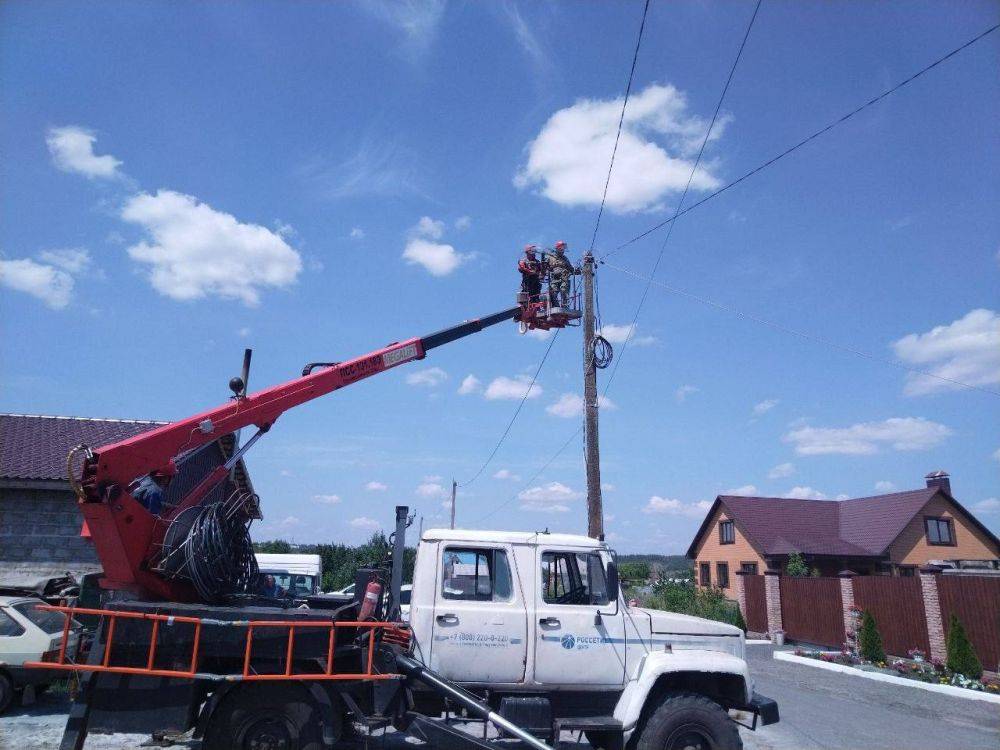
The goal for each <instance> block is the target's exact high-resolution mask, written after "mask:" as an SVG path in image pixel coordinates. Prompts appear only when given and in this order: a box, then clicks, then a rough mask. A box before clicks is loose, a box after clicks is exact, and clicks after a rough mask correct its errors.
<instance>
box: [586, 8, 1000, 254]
mask: <svg viewBox="0 0 1000 750" xmlns="http://www.w3.org/2000/svg"><path fill="white" fill-rule="evenodd" d="M997 29H1000V24H996V25H995V26H991V27H990V28H988V29H986V30H985V31H983V32H982V33H981V34H978V35H977V36H975V37H973V38H972V39H970V40H969V41H967V42H966V43H965V44H963V45H961V46H960V47H956V48H955V49H953V50H952V51H951V52H949V53H948V54H946V55H944V56H943V57H939V58H938V59H937V60H935V61H934V62H932V63H930V64H929V65H927V66H925V67H923V68H921V69H920V70H918V71H917V72H916V73H914V74H913V75H911V76H910V77H909V78H906V79H905V80H903V81H900V82H899V83H897V84H896V85H895V86H893V87H892V88H889V89H886V90H885V91H883V92H882V93H881V94H879V95H878V96H876V97H874V98H873V99H869V100H868V101H867V102H865V103H864V104H862V105H861V106H859V107H857V108H855V109H853V110H851V111H850V112H848V113H847V114H845V115H843V116H842V117H840V118H838V119H836V120H834V121H833V122H831V123H830V124H829V125H826V126H825V127H823V128H820V129H819V130H817V131H816V132H815V133H813V134H812V135H809V136H807V137H805V138H803V139H802V140H801V141H799V142H798V143H796V144H795V145H794V146H791V147H789V148H787V149H785V150H784V151H782V152H781V153H780V154H778V155H777V156H774V157H772V158H770V159H768V160H767V161H765V162H764V163H763V164H760V165H759V166H756V167H754V168H753V169H751V170H750V171H749V172H746V173H745V174H743V175H742V176H741V177H738V178H736V179H735V180H733V181H732V182H730V183H728V184H726V185H723V186H722V187H721V188H719V189H718V190H716V191H715V192H713V193H709V194H708V195H706V196H705V197H704V198H702V199H701V200H699V201H696V202H695V203H692V204H691V205H690V206H688V207H687V208H685V209H684V210H683V211H680V212H678V213H675V214H674V215H673V216H671V217H670V218H669V219H667V220H666V221H661V222H660V223H659V224H656V225H655V226H652V227H650V228H649V229H647V230H646V231H645V232H642V233H641V234H637V235H636V236H635V237H633V238H631V239H630V240H627V241H625V242H623V243H622V244H620V245H618V246H617V247H615V248H613V249H612V250H610V251H608V253H607V254H605V255H604V256H602V258H601V259H600V261H599V262H601V263H603V262H604V261H605V260H606V259H607V258H610V257H611V256H612V255H614V254H615V253H617V252H619V251H620V250H623V249H624V248H626V247H628V246H629V245H632V244H634V243H636V242H638V241H639V240H641V239H643V238H644V237H648V236H649V235H651V234H652V233H653V232H655V231H657V230H658V229H662V228H663V227H665V226H666V225H667V224H672V223H673V222H675V221H676V220H677V219H679V218H680V217H681V216H683V215H684V214H686V213H688V212H689V211H693V210H694V209H696V208H698V207H699V206H701V205H703V204H705V203H707V202H708V201H710V200H712V199H713V198H715V197H716V196H718V195H721V194H722V193H724V192H726V191H727V190H729V188H731V187H735V186H736V185H739V184H740V183H741V182H743V181H744V180H746V179H748V178H749V177H752V176H753V175H755V174H757V173H758V172H761V171H763V170H765V169H767V168H768V167H770V166H771V165H772V164H774V163H775V162H778V161H780V160H781V159H784V158H785V157H786V156H788V155H789V154H791V153H793V152H794V151H797V150H798V149H800V148H801V147H802V146H805V145H806V144H807V143H809V142H810V141H813V140H815V139H816V138H819V137H820V136H821V135H824V134H826V133H828V132H829V131H831V130H833V129H834V128H835V127H837V126H838V125H842V124H843V123H845V122H847V121H848V120H850V119H851V118H852V117H854V116H855V115H857V114H860V113H861V112H863V111H864V110H866V109H868V108H869V107H871V106H872V105H874V104H877V103H878V102H880V101H882V100H883V99H885V98H886V97H887V96H889V95H890V94H894V93H895V92H897V91H899V89H901V88H903V87H904V86H906V85H907V84H910V83H912V82H913V81H915V80H917V79H918V78H920V76H922V75H924V74H925V73H928V72H929V71H931V70H933V69H934V68H936V67H937V66H938V65H941V64H942V63H944V62H946V61H948V60H950V59H951V58H952V57H954V56H955V55H957V54H958V53H959V52H962V51H963V50H965V49H968V48H969V47H971V46H972V45H973V44H975V43H976V42H978V41H980V40H982V39H983V38H984V37H986V36H988V35H989V34H992V33H993V32H994V31H996V30H997Z"/></svg>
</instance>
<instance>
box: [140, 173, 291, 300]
mask: <svg viewBox="0 0 1000 750" xmlns="http://www.w3.org/2000/svg"><path fill="white" fill-rule="evenodd" d="M121 218H122V219H123V220H125V221H127V222H130V223H133V224H138V225H139V226H141V227H142V228H143V229H145V230H146V232H147V233H148V235H149V239H150V240H151V242H146V241H143V242H139V243H138V244H135V245H132V246H131V247H129V248H128V254H129V256H131V257H132V259H133V260H136V261H138V262H139V263H144V264H148V265H149V266H150V269H149V280H150V283H151V284H152V285H153V288H154V289H156V290H157V291H158V292H160V293H161V294H163V295H165V296H167V297H170V298H171V299H175V300H185V301H186V300H194V299H201V298H203V297H206V296H209V295H214V296H218V297H222V298H224V299H238V300H241V301H242V302H243V303H244V304H246V305H256V304H257V303H258V302H259V301H260V290H261V288H263V287H277V288H284V287H287V286H289V285H290V284H292V283H294V282H295V280H296V278H297V277H298V275H299V272H300V271H301V270H302V258H301V257H300V256H299V254H298V253H297V252H296V251H295V250H293V249H292V248H291V247H290V246H289V245H288V243H287V242H285V240H284V239H282V237H281V236H280V235H278V234H276V233H275V232H272V231H271V230H270V229H267V228H266V227H262V226H260V225H259V224H244V223H242V222H240V221H237V219H236V218H235V217H234V216H233V215H231V214H227V213H224V212H222V211H217V210H215V209H214V208H212V207H211V206H209V205H208V204H206V203H200V202H199V201H198V200H197V199H196V198H194V197H192V196H190V195H184V194H182V193H177V192H174V191H173V190H158V191H157V192H156V195H149V194H148V193H140V194H138V195H134V196H132V197H131V198H129V200H128V201H127V202H126V203H125V207H124V208H123V209H122V213H121Z"/></svg>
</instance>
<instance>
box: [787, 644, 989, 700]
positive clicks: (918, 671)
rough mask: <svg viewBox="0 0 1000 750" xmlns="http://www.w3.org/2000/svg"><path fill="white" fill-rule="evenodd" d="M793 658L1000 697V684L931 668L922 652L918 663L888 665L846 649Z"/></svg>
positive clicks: (902, 661) (935, 666)
mask: <svg viewBox="0 0 1000 750" xmlns="http://www.w3.org/2000/svg"><path fill="white" fill-rule="evenodd" d="M794 654H795V655H796V656H803V657H805V658H807V659H816V660H817V661H823V662H827V663H829V664H841V665H844V666H847V667H854V668H855V669H858V670H860V671H862V672H880V673H882V674H888V675H893V676H895V677H903V678H906V679H908V680H915V681H917V682H927V683H931V684H934V685H951V686H952V687H959V688H965V689H966V690H978V691H982V692H986V693H991V694H993V695H1000V681H998V680H996V679H990V678H987V677H983V678H982V679H980V680H973V679H970V678H968V677H966V676H965V675H961V674H958V673H957V672H952V671H951V670H949V669H948V668H947V667H945V665H944V664H942V663H940V662H935V663H933V664H928V663H927V662H926V661H924V660H923V654H922V653H920V652H916V653H914V654H912V655H913V656H915V657H916V658H915V659H894V660H893V661H891V662H888V663H886V662H875V663H872V662H866V661H864V660H863V659H861V658H859V657H857V656H855V655H854V654H852V653H851V652H850V651H849V650H847V649H845V650H843V651H840V652H831V651H805V650H803V649H795V651H794Z"/></svg>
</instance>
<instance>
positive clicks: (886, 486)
mask: <svg viewBox="0 0 1000 750" xmlns="http://www.w3.org/2000/svg"><path fill="white" fill-rule="evenodd" d="M875 491H876V492H895V491H896V485H894V484H893V483H892V482H888V481H886V480H885V479H882V480H880V481H878V482H875Z"/></svg>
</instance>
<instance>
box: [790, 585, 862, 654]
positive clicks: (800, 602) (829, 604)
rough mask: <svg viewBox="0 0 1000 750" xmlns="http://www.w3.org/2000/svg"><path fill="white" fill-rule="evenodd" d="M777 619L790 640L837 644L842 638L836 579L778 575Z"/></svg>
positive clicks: (839, 600) (841, 615)
mask: <svg viewBox="0 0 1000 750" xmlns="http://www.w3.org/2000/svg"><path fill="white" fill-rule="evenodd" d="M781 621H782V625H783V627H784V630H785V635H786V636H787V637H788V638H790V639H791V640H794V641H804V642H806V643H814V644H816V645H819V646H832V647H836V648H840V646H842V645H843V643H844V641H845V640H846V638H845V634H844V610H843V606H842V604H841V599H840V579H839V578H791V577H789V576H782V577H781Z"/></svg>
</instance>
